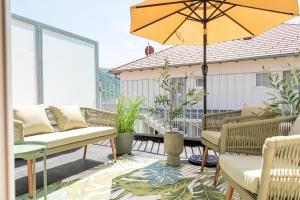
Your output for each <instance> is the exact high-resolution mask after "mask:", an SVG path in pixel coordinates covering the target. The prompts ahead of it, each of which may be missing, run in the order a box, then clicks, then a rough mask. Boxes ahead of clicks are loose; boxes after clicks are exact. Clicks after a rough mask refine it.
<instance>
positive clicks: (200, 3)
mask: <svg viewBox="0 0 300 200" xmlns="http://www.w3.org/2000/svg"><path fill="white" fill-rule="evenodd" d="M201 4H202V2H200V3H199V5H198V6H196V8H195V10H196V9H198V8H199V7H200V6H201ZM193 11H194V10H192V12H191V13H190V14H189V15H188V16H186V18H185V19H184V20H183V21H182V22H181V23H180V24H179V26H178V27H176V29H175V30H174V31H173V32H172V33H171V34H170V35H169V36H168V37H167V39H166V40H165V41H164V42H163V44H165V43H166V42H167V41H168V40H169V39H170V38H171V37H172V35H174V33H176V31H177V30H178V29H179V28H180V27H181V26H182V24H184V22H186V20H188V18H189V17H190V16H191V15H192V14H193V13H194V12H193Z"/></svg>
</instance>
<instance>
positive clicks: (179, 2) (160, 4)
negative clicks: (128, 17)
mask: <svg viewBox="0 0 300 200" xmlns="http://www.w3.org/2000/svg"><path fill="white" fill-rule="evenodd" d="M194 1H198V2H197V3H199V0H184V1H173V2H167V3H156V4H149V5H143V6H135V7H134V8H149V7H155V6H165V5H172V4H181V3H185V2H194Z"/></svg>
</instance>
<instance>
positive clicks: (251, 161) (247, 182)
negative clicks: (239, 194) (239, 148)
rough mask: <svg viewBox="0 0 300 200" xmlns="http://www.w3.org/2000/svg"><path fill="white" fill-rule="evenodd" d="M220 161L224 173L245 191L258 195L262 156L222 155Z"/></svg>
mask: <svg viewBox="0 0 300 200" xmlns="http://www.w3.org/2000/svg"><path fill="white" fill-rule="evenodd" d="M219 159H220V166H221V169H222V170H223V171H224V173H226V174H227V175H228V176H230V178H231V179H232V180H233V181H234V182H236V183H237V184H238V185H240V186H241V187H243V188H244V189H246V190H248V191H250V192H252V193H256V194H257V192H258V187H259V182H260V177H261V168H262V157H261V156H247V155H229V154H222V155H220V158H219Z"/></svg>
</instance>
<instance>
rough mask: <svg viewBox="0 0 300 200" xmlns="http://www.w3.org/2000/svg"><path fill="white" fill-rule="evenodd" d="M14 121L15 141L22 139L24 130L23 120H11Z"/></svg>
mask: <svg viewBox="0 0 300 200" xmlns="http://www.w3.org/2000/svg"><path fill="white" fill-rule="evenodd" d="M13 122H14V139H15V142H21V141H24V130H23V122H22V121H19V120H15V119H14V120H13Z"/></svg>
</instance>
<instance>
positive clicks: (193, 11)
mask: <svg viewBox="0 0 300 200" xmlns="http://www.w3.org/2000/svg"><path fill="white" fill-rule="evenodd" d="M201 4H202V2H201V3H200V4H199V6H198V7H197V8H199V7H200V6H201ZM184 5H185V6H186V7H188V8H189V10H190V11H192V13H191V14H193V13H194V14H195V15H196V16H197V17H198V18H199V19H200V20H201V21H202V20H203V19H202V17H200V16H199V15H198V14H197V13H196V12H195V10H196V9H194V10H193V9H192V8H191V6H189V5H187V4H186V3H185V2H184Z"/></svg>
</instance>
